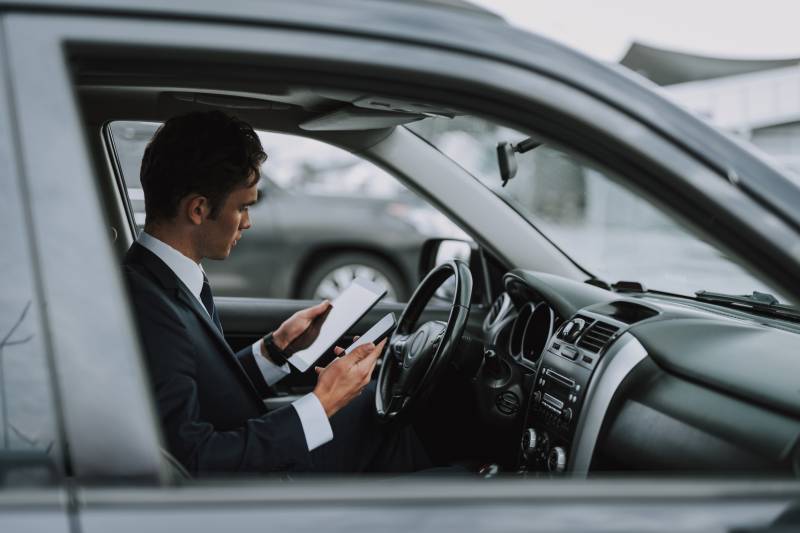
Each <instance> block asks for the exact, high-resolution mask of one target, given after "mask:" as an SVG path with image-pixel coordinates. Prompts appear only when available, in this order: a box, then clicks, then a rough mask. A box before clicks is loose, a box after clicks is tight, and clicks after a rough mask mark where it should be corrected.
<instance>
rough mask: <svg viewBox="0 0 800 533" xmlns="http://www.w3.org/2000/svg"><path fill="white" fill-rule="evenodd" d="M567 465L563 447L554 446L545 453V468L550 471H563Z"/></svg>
mask: <svg viewBox="0 0 800 533" xmlns="http://www.w3.org/2000/svg"><path fill="white" fill-rule="evenodd" d="M566 467H567V454H566V452H565V451H564V448H562V447H561V446H556V447H555V448H553V449H552V450H550V453H549V454H547V469H548V470H549V471H550V472H563V471H564V469H565V468H566Z"/></svg>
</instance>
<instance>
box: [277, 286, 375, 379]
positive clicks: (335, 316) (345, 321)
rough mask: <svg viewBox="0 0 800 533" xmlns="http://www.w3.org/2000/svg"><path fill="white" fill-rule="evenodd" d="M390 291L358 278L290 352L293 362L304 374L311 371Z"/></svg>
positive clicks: (288, 353) (294, 344) (290, 358)
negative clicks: (312, 366)
mask: <svg viewBox="0 0 800 533" xmlns="http://www.w3.org/2000/svg"><path fill="white" fill-rule="evenodd" d="M385 294H386V289H384V288H382V287H380V286H378V285H376V284H375V283H372V282H371V281H369V280H365V279H361V278H356V279H355V280H353V283H351V284H350V286H349V287H347V288H346V289H345V290H344V291H343V292H341V293H340V294H339V296H337V297H336V298H334V299H333V301H332V302H331V304H332V306H331V308H330V309H328V311H327V312H326V313H325V314H323V315H320V316H319V317H317V318H316V319H315V320H314V322H312V324H311V325H310V326H309V327H308V329H307V330H306V331H305V332H304V333H303V334H302V335H300V336H299V337H298V338H297V339H295V340H294V341H293V342H292V343H291V344H289V346H288V347H287V348H286V350H285V352H286V353H287V355H290V357H289V362H290V363H291V364H292V365H294V366H295V367H296V368H297V369H298V370H300V371H301V372H305V371H306V370H308V369H309V368H310V367H311V365H313V364H314V363H315V362H316V361H317V359H319V358H320V357H322V355H323V354H324V353H325V352H327V351H328V350H329V349H330V348H331V347H332V346H333V344H334V343H335V342H336V341H337V340H339V338H340V337H341V336H342V335H344V334H345V333H347V330H349V329H350V328H352V327H353V326H354V325H355V324H356V322H358V321H359V320H361V317H363V316H364V315H365V314H366V312H367V311H369V310H370V309H371V308H372V306H373V305H375V304H376V303H378V300H380V299H381V298H382V297H383V296H384V295H385Z"/></svg>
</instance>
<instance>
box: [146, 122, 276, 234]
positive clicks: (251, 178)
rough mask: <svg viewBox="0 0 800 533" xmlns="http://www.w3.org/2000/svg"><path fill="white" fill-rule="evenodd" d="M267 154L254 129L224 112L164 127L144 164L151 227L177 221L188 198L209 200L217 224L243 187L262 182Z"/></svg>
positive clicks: (157, 135) (148, 220) (148, 221)
mask: <svg viewBox="0 0 800 533" xmlns="http://www.w3.org/2000/svg"><path fill="white" fill-rule="evenodd" d="M266 159H267V154H266V153H264V149H263V147H262V146H261V141H260V140H259V138H258V135H256V132H255V131H253V128H252V127H250V125H249V124H247V123H246V122H243V121H242V120H239V119H238V118H236V117H232V116H230V115H227V114H225V113H223V112H221V111H207V112H195V113H189V114H187V115H181V116H178V117H173V118H171V119H169V120H167V121H166V122H165V123H164V125H163V126H161V127H160V128H159V129H158V131H156V134H155V135H154V136H153V139H152V140H151V141H150V143H149V144H148V145H147V148H146V149H145V151H144V157H143V158H142V169H141V174H140V177H141V182H142V189H143V191H144V204H145V212H146V214H147V217H146V220H145V224H150V223H152V222H158V221H163V220H171V219H173V218H174V217H175V216H176V215H177V214H178V204H179V203H180V201H181V199H182V198H184V197H185V196H186V195H188V194H192V193H194V194H199V195H201V196H205V197H206V198H208V201H209V204H210V207H211V213H210V215H209V216H210V217H211V218H216V216H217V214H218V213H219V210H220V208H221V207H222V205H223V204H224V203H225V199H226V198H227V197H228V195H229V194H230V193H231V192H233V190H234V189H236V188H237V187H239V186H245V187H250V186H252V185H253V183H255V182H257V181H258V180H259V179H260V177H261V172H260V167H261V164H262V163H263V162H264V161H265V160H266Z"/></svg>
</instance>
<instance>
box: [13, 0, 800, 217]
mask: <svg viewBox="0 0 800 533" xmlns="http://www.w3.org/2000/svg"><path fill="white" fill-rule="evenodd" d="M278 7H279V9H278ZM0 10H2V11H9V10H11V11H28V12H31V11H34V12H54V13H59V12H60V13H77V12H79V13H84V14H98V15H103V14H105V15H109V14H116V15H121V16H125V15H126V16H135V17H152V18H157V19H172V20H187V21H190V20H192V21H214V22H218V23H226V22H229V23H235V24H242V25H250V26H278V27H282V28H297V29H309V30H316V31H322V32H328V33H336V34H339V35H354V36H364V37H375V38H381V39H394V40H397V41H399V42H405V43H416V44H421V45H424V46H429V47H432V48H438V49H446V50H453V51H458V52H461V53H466V54H471V55H473V56H476V57H484V58H490V59H493V60H497V61H501V62H504V63H506V64H511V65H517V66H520V67H522V68H525V69H528V70H533V71H536V72H539V73H540V74H542V75H544V76H547V77H550V78H552V79H554V80H557V81H559V82H561V83H564V84H566V85H569V86H572V87H575V88H577V89H579V90H580V91H583V92H585V93H587V94H590V95H592V96H594V97H595V98H597V99H599V100H602V101H604V102H606V103H608V104H609V105H611V106H613V107H614V108H616V109H618V110H620V111H622V112H623V113H625V114H628V115H629V116H632V117H634V118H635V119H637V120H639V121H640V122H642V123H643V124H644V125H646V126H647V127H649V128H651V129H652V130H654V131H657V132H659V133H660V134H661V135H663V136H665V137H666V138H669V139H670V140H671V141H672V142H674V143H675V144H677V145H679V146H682V147H683V148H684V149H685V150H687V151H688V152H689V153H692V154H693V155H694V156H695V157H697V158H698V159H700V160H701V161H704V162H705V163H706V164H707V165H709V166H710V167H711V168H714V169H715V170H716V171H717V172H718V173H719V174H720V176H721V177H723V178H725V179H730V180H731V181H733V182H735V183H737V184H738V186H740V187H741V188H742V189H744V190H747V191H748V194H750V195H751V196H754V197H756V198H757V199H758V200H759V201H761V202H763V203H765V204H767V205H771V206H772V207H773V208H774V209H775V210H776V212H777V213H778V214H779V215H780V216H781V217H782V218H783V219H784V220H786V221H787V222H789V223H791V224H792V225H793V226H794V227H796V228H800V210H797V209H796V206H797V204H798V203H800V190H799V189H798V187H797V184H795V183H793V182H792V181H791V180H790V179H789V178H787V177H786V176H785V175H784V174H783V173H781V172H780V171H779V170H778V169H777V168H775V167H774V166H772V165H771V164H769V163H767V162H766V161H764V160H763V159H762V158H761V157H759V156H757V155H756V154H755V152H752V151H751V150H750V149H749V148H747V147H744V146H743V145H741V144H740V143H739V142H737V141H735V140H733V139H731V138H728V137H727V136H725V135H722V134H720V133H719V131H717V130H715V129H714V128H713V127H711V126H710V125H708V124H706V123H704V122H702V121H701V120H699V119H698V118H697V117H695V116H693V115H692V114H691V113H689V112H688V111H686V110H684V109H682V108H680V107H678V106H677V105H675V104H674V103H672V102H669V101H668V100H667V99H665V98H664V97H662V96H661V95H659V94H656V93H655V92H653V90H652V87H650V86H647V85H646V84H644V83H641V82H637V81H636V79H635V76H626V75H624V74H622V73H620V72H617V71H615V70H614V69H613V68H610V67H609V66H607V65H603V64H601V63H599V62H597V61H595V60H593V59H591V58H589V57H587V56H585V55H583V54H581V53H579V52H577V51H575V50H572V49H570V48H568V47H566V46H563V45H561V44H559V43H557V42H554V41H552V40H550V39H547V38H545V37H542V36H537V35H534V34H531V33H529V32H527V31H524V30H521V29H517V28H514V27H513V26H511V25H509V24H508V23H507V22H506V21H504V20H503V19H502V18H500V17H497V16H495V15H492V14H491V13H490V12H487V11H486V10H483V9H480V8H476V7H475V6H470V5H468V4H464V3H463V2H451V1H448V0H440V1H423V0H410V1H402V2H394V1H389V0H337V1H336V2H330V1H326V0H295V1H293V2H279V1H277V0H275V1H271V0H262V1H259V2H251V1H245V0H229V1H226V2H218V1H216V0H196V1H193V2H191V3H177V2H174V1H170V0H117V1H113V2H111V1H109V0H27V1H26V2H25V3H24V4H23V3H21V2H19V1H16V2H15V1H12V0H0Z"/></svg>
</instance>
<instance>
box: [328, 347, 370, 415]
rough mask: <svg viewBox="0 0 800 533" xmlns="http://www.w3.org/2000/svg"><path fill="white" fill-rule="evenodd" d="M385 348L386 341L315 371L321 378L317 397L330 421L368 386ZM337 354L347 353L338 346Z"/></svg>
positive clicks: (357, 349) (356, 350)
mask: <svg viewBox="0 0 800 533" xmlns="http://www.w3.org/2000/svg"><path fill="white" fill-rule="evenodd" d="M385 345H386V339H384V340H382V341H381V342H380V344H378V345H377V346H375V345H374V344H372V343H369V344H363V345H361V346H359V347H358V348H356V349H355V350H353V351H352V352H350V353H349V354H347V355H345V356H344V357H337V358H336V359H334V360H333V361H331V363H330V364H329V365H328V366H326V367H325V368H321V367H318V366H317V367H314V370H315V371H316V372H317V375H318V376H319V378H318V379H317V386H316V387H315V388H314V394H315V395H316V397H317V398H318V399H319V402H320V403H321V404H322V407H323V408H324V409H325V414H326V415H328V417H329V418H330V417H331V416H333V415H334V413H336V412H337V411H338V410H339V409H341V408H342V407H344V406H345V405H347V404H348V403H350V400H352V399H353V398H355V397H356V396H358V394H359V393H360V392H361V390H362V389H363V388H364V387H366V386H367V384H368V383H369V380H370V377H371V376H372V371H373V370H374V369H375V364H376V363H377V362H378V358H379V357H380V355H381V352H382V351H383V347H384V346H385ZM334 351H335V352H336V355H341V354H342V353H344V350H343V349H342V348H339V347H338V346H337V347H336V348H335V349H334Z"/></svg>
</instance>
